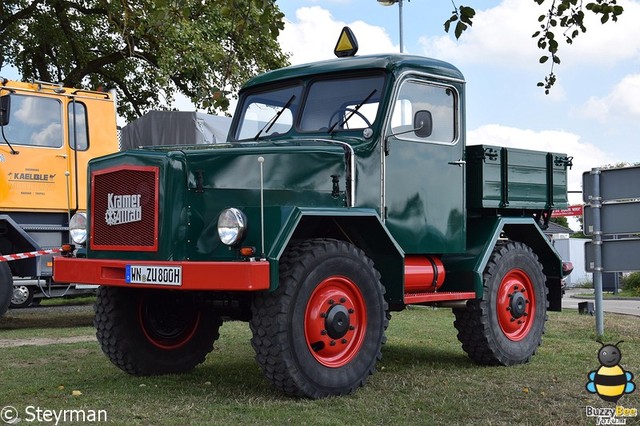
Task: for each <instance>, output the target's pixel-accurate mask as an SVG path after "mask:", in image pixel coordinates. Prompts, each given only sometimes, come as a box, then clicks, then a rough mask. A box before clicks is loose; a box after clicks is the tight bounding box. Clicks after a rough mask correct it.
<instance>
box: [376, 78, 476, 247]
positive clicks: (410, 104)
mask: <svg viewBox="0 0 640 426" xmlns="http://www.w3.org/2000/svg"><path fill="white" fill-rule="evenodd" d="M459 97H460V93H459V90H458V89H457V88H456V87H455V86H453V85H446V84H434V83H428V82H425V81H422V80H419V79H417V78H413V79H407V80H405V81H404V82H403V83H402V85H401V87H400V89H399V91H398V95H397V97H396V102H395V104H394V109H393V112H392V114H391V115H392V117H391V121H390V123H388V125H387V127H386V128H387V130H386V135H387V136H386V141H387V143H386V147H387V151H388V152H387V155H386V157H385V189H384V190H385V194H384V200H385V207H386V209H385V210H386V225H387V227H388V228H389V230H390V231H391V233H392V235H393V236H394V237H395V238H396V240H397V241H398V243H399V244H400V246H401V247H402V248H403V249H404V251H405V253H460V252H463V251H464V248H465V238H466V232H465V191H464V188H465V187H464V172H465V167H464V161H463V150H464V146H463V145H464V143H463V140H462V137H461V135H462V123H461V114H460V111H459ZM419 127H421V128H420V129H419V130H413V129H416V128H419Z"/></svg>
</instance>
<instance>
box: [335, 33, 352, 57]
mask: <svg viewBox="0 0 640 426" xmlns="http://www.w3.org/2000/svg"><path fill="white" fill-rule="evenodd" d="M357 51H358V40H356V36H355V35H354V34H353V31H351V28H349V27H344V28H343V29H342V32H341V33H340V37H338V43H336V47H335V49H333V53H334V54H335V55H336V56H337V57H338V58H342V57H345V56H353V55H355V54H356V52H357Z"/></svg>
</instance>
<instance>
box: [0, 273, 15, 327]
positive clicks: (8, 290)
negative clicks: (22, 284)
mask: <svg viewBox="0 0 640 426" xmlns="http://www.w3.org/2000/svg"><path fill="white" fill-rule="evenodd" d="M11 297H13V275H12V274H11V268H9V265H7V262H0V317H2V316H3V315H4V314H6V313H7V310H8V309H9V305H10V304H11Z"/></svg>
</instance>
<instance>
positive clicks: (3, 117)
mask: <svg viewBox="0 0 640 426" xmlns="http://www.w3.org/2000/svg"><path fill="white" fill-rule="evenodd" d="M10 110H11V95H4V96H0V126H6V125H7V124H9V112H10Z"/></svg>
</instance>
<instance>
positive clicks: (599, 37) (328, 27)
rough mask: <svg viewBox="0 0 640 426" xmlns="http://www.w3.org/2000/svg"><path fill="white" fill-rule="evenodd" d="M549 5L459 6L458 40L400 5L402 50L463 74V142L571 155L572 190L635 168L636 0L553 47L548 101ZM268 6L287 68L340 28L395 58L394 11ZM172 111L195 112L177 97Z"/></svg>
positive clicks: (342, 4) (410, 6)
mask: <svg viewBox="0 0 640 426" xmlns="http://www.w3.org/2000/svg"><path fill="white" fill-rule="evenodd" d="M547 3H549V0H547V1H546V2H545V4H543V6H539V5H537V3H536V2H535V1H534V0H501V1H499V0H483V1H479V0H466V2H465V3H463V4H465V5H468V6H472V7H474V8H475V9H476V16H475V18H474V24H473V26H472V27H471V28H470V29H469V30H467V31H466V32H465V33H464V34H463V35H462V37H461V38H460V40H456V39H455V37H454V36H453V35H450V34H447V33H445V32H444V28H443V23H444V21H445V20H446V19H448V18H449V17H450V16H451V13H452V10H453V4H452V1H451V0H403V3H402V4H403V7H402V10H403V20H402V22H403V35H404V37H403V38H404V51H405V52H406V53H410V54H416V55H422V56H427V57H432V58H437V59H442V60H445V61H448V62H451V63H453V64H454V65H455V66H457V67H458V68H459V69H460V70H461V71H462V73H463V74H464V76H465V79H466V82H467V91H466V117H467V143H468V144H491V145H501V146H507V147H518V148H528V149H536V150H543V151H552V152H559V153H566V154H568V155H571V156H573V158H574V167H573V169H572V170H571V171H570V172H569V188H568V189H569V191H580V190H581V186H582V173H583V172H586V171H589V170H591V169H592V168H594V167H600V166H603V165H607V164H617V163H620V162H627V163H631V164H633V163H637V162H640V143H639V142H640V140H639V139H640V138H639V137H638V135H640V0H619V1H618V4H620V5H621V6H623V7H624V9H625V11H624V13H623V15H622V16H621V17H620V18H619V20H618V22H610V23H608V24H606V25H601V24H600V22H599V21H598V20H597V18H595V17H593V18H591V17H590V14H589V13H588V16H589V19H588V20H587V27H588V31H587V32H586V33H585V34H580V36H579V37H578V38H577V39H576V40H575V42H574V43H573V45H571V46H565V45H562V44H561V50H560V52H559V54H560V58H561V60H562V63H561V64H560V65H559V66H557V67H556V69H555V73H556V75H557V76H558V81H557V83H556V84H555V86H554V87H553V89H552V90H551V93H550V94H549V95H545V94H544V90H543V89H541V88H539V87H537V86H536V84H537V83H538V82H539V81H541V80H543V79H544V77H545V75H546V74H547V73H548V72H549V67H548V64H540V63H539V62H538V58H539V57H540V56H541V55H542V54H544V52H542V51H541V50H539V49H538V48H537V46H536V39H535V38H532V34H533V33H534V32H535V31H537V30H538V29H539V26H540V24H539V22H538V16H540V15H541V14H544V13H545V9H544V5H546V4H547ZM276 4H277V5H278V7H279V8H280V9H281V10H282V12H283V13H284V14H285V28H284V30H283V31H282V32H281V33H280V36H279V39H278V40H279V42H280V44H281V46H282V49H283V51H285V52H287V53H289V54H290V62H291V63H292V64H300V63H306V62H310V61H315V60H323V59H330V58H334V55H333V48H334V47H335V44H336V41H337V39H338V36H339V34H340V30H341V29H342V27H344V26H345V25H348V26H349V27H350V28H351V29H352V30H353V32H354V34H355V36H356V38H357V40H358V44H359V47H360V49H359V51H358V54H359V55H364V54H371V53H388V52H399V50H400V47H399V7H398V4H395V5H392V6H382V5H380V4H379V3H378V2H377V1H376V0H276ZM456 4H457V5H458V6H459V5H460V3H459V2H458V1H456ZM547 7H548V6H547ZM5 71H6V70H5V69H3V72H5ZM5 77H9V78H15V76H13V75H5ZM175 106H177V107H178V109H182V110H192V109H193V106H192V105H190V104H188V103H186V102H185V101H184V99H183V100H182V101H181V100H177V103H176V104H175ZM570 203H571V204H579V203H581V195H580V194H570Z"/></svg>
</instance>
